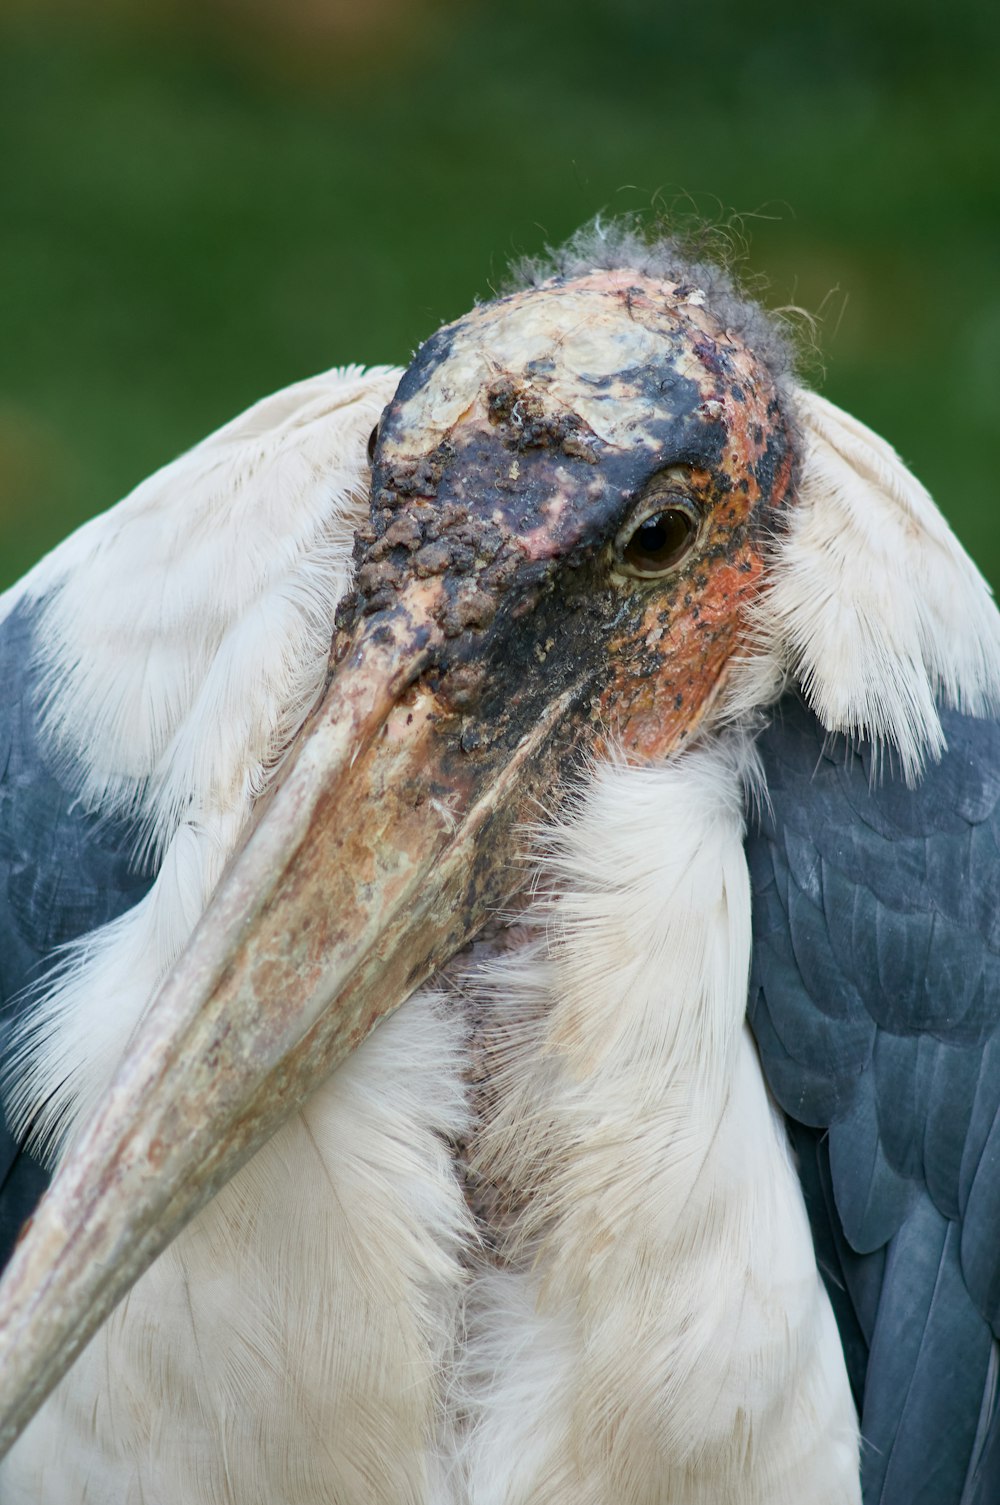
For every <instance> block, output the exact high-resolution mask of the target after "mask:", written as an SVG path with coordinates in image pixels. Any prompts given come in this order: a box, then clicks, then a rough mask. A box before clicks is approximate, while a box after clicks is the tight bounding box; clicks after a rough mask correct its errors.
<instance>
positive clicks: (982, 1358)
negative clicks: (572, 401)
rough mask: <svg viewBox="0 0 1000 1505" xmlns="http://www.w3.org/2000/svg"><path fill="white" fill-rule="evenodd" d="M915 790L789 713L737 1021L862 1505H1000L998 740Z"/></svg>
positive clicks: (761, 835) (962, 734) (771, 762)
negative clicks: (807, 1240) (854, 1436)
mask: <svg viewBox="0 0 1000 1505" xmlns="http://www.w3.org/2000/svg"><path fill="white" fill-rule="evenodd" d="M942 720H943V724H944V729H945V734H946V736H947V739H948V749H949V750H948V752H947V753H946V754H945V756H944V757H943V758H942V760H941V762H940V763H939V764H936V765H934V766H933V767H932V768H930V769H929V770H928V771H927V774H926V776H925V778H924V780H923V782H922V783H921V785H920V787H919V788H918V789H916V790H911V789H907V788H906V786H905V784H904V783H903V781H902V780H901V779H899V778H896V777H894V776H893V773H892V770H891V769H886V768H880V766H879V764H878V761H877V755H876V753H875V752H874V751H873V750H872V749H871V748H870V747H868V746H866V745H860V746H856V745H854V744H852V743H850V742H849V741H848V740H847V739H846V738H843V737H831V736H829V735H827V734H826V733H825V732H824V730H823V728H822V727H821V726H820V725H819V723H818V722H817V721H816V719H815V717H813V715H812V714H811V712H809V711H808V710H807V709H806V707H805V706H804V705H803V704H802V702H801V701H800V700H799V699H798V698H797V697H794V696H789V697H787V698H786V699H785V700H784V701H782V702H781V704H780V705H779V707H778V708H777V710H776V713H775V715H774V717H773V719H772V722H771V724H770V725H769V727H768V728H767V729H766V730H765V731H764V733H763V734H762V736H761V739H760V752H761V757H762V760H763V764H764V769H765V774H766V776H767V782H768V790H769V795H770V808H769V809H767V810H765V811H764V812H763V814H762V816H761V818H760V821H759V824H758V825H757V826H756V827H755V828H752V829H751V830H750V832H749V834H748V838H747V855H748V859H749V864H750V872H751V879H752V883H753V895H754V898H753V904H754V961H753V971H752V977H751V987H750V1001H749V1018H750V1022H751V1025H752V1027H753V1030H754V1033H755V1035H756V1038H757V1043H758V1048H759V1050H760V1055H761V1060H762V1063H763V1067H764V1071H765V1074H766V1076H767V1079H768V1081H769V1083H770V1086H771V1089H772V1091H773V1092H774V1094H775V1097H776V1098H777V1100H778V1102H779V1103H780V1104H781V1106H782V1108H783V1109H784V1110H785V1113H786V1115H787V1116H788V1120H789V1126H790V1131H791V1133H792V1139H793V1143H794V1145H795V1149H796V1153H797V1156H798V1160H799V1166H800V1173H801V1176H802V1182H803V1188H804V1191H805V1195H806V1202H807V1206H808V1209H809V1214H810V1219H811V1222H812V1226H813V1231H814V1237H815V1240H816V1248H817V1258H818V1261H819V1265H820V1268H821V1270H822V1271H823V1274H824V1277H825V1279H826V1282H827V1286H828V1289H829V1291H830V1295H831V1300H832V1303H833V1306H834V1311H835V1313H836V1315H837V1320H838V1323H839V1325H840V1330H841V1335H842V1338H843V1342H844V1351H845V1355H846V1357H847V1362H848V1369H849V1372H850V1375H851V1382H852V1385H853V1386H854V1390H855V1396H856V1398H857V1399H858V1402H859V1409H860V1413H861V1426H862V1435H863V1438H864V1449H863V1488H864V1498H865V1502H866V1505H875V1502H878V1505H921V1502H925V1505H988V1502H992V1505H996V1502H997V1501H1000V1416H998V1405H997V1372H998V1359H997V1354H998V1347H997V1342H996V1337H997V1333H998V1331H1000V726H998V725H997V724H996V723H994V722H990V721H983V720H974V719H972V718H969V717H964V716H961V715H959V714H958V713H955V712H945V713H944V714H943V717H942Z"/></svg>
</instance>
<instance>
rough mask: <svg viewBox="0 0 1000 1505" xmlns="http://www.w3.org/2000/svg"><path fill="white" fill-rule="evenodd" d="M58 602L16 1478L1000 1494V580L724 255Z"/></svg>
mask: <svg viewBox="0 0 1000 1505" xmlns="http://www.w3.org/2000/svg"><path fill="white" fill-rule="evenodd" d="M383 410H384V411H383ZM373 425H376V427H375V429H374V430H373ZM369 434H371V435H372V438H371V441H370V444H369V452H368V453H367V454H366V442H367V441H368V439H369ZM369 494H370V510H369ZM352 545H353V563H352ZM0 612H2V618H3V620H2V626H0V653H2V661H3V666H4V709H3V712H2V716H3V720H2V721H0V735H2V742H0V749H2V757H0V775H2V784H0V864H2V871H3V885H4V886H3V890H2V909H0V924H2V927H3V929H2V938H3V939H2V954H0V979H2V990H3V993H4V994H5V996H6V998H7V1000H8V1004H7V1013H6V1015H5V1019H6V1025H5V1037H4V1038H5V1040H6V1051H7V1057H8V1062H9V1064H8V1067H7V1075H6V1089H5V1091H6V1097H5V1112H6V1123H7V1126H8V1127H7V1129H6V1136H7V1137H6V1141H5V1144H6V1152H5V1154H6V1158H5V1160H4V1162H3V1175H4V1177H5V1179H4V1181H3V1187H2V1197H3V1202H2V1210H3V1216H4V1220H5V1221H4V1228H5V1231H6V1232H7V1233H8V1234H9V1236H10V1238H9V1242H12V1241H13V1238H14V1235H15V1233H16V1230H17V1227H18V1226H19V1225H20V1224H21V1222H22V1221H24V1220H25V1219H26V1218H27V1217H28V1215H29V1213H30V1211H31V1209H32V1207H33V1205H34V1203H35V1201H36V1199H37V1197H38V1195H39V1194H40V1192H41V1188H42V1183H43V1180H44V1174H45V1173H44V1172H43V1170H42V1167H43V1166H49V1165H51V1164H53V1163H56V1162H58V1170H57V1173H56V1175H55V1177H54V1179H53V1181H52V1185H51V1188H50V1189H49V1190H48V1191H47V1192H46V1194H45V1196H44V1198H43V1199H42V1201H41V1202H40V1203H39V1204H38V1206H37V1209H36V1210H35V1211H34V1215H33V1217H31V1218H30V1221H29V1222H28V1224H27V1226H26V1227H25V1229H24V1231H23V1232H22V1233H21V1236H20V1240H19V1243H18V1247H17V1249H16V1251H15V1253H14V1255H13V1257H12V1259H11V1261H10V1264H9V1267H8V1270H7V1274H6V1277H5V1281H4V1286H3V1295H2V1298H0V1319H2V1337H0V1376H2V1392H3V1411H2V1429H3V1430H2V1436H3V1440H4V1442H5V1443H6V1444H8V1445H9V1444H12V1443H13V1446H12V1447H11V1448H10V1451H9V1453H8V1454H7V1458H6V1461H5V1462H4V1464H3V1466H2V1469H0V1497H2V1500H3V1505H84V1502H87V1505H126V1502H129V1505H132V1502H135V1505H326V1502H336V1505H369V1502H376V1505H379V1502H386V1505H397V1502H408V1505H409V1502H412V1505H418V1502H419V1505H444V1502H455V1505H457V1502H475V1505H528V1502H531V1505H765V1502H766V1505H784V1502H788V1505H791V1502H794V1505H847V1502H851V1501H858V1500H860V1499H861V1498H862V1492H863V1498H864V1500H865V1501H866V1502H867V1505H875V1502H876V1501H878V1502H882V1505H904V1502H905V1505H959V1502H961V1505H991V1502H992V1505H996V1502H997V1501H998V1500H1000V1425H998V1400H997V1393H998V1392H997V1378H998V1345H997V1341H996V1337H995V1334H996V1332H997V1331H998V1326H997V1324H998V1319H1000V1112H998V1110H1000V1031H998V1021H1000V987H998V969H1000V960H998V954H1000V905H998V887H997V879H996V874H997V870H998V832H1000V826H998V818H997V801H998V796H1000V782H998V780H1000V758H998V752H1000V731H998V728H997V725H996V723H995V722H994V720H993V719H991V718H992V717H993V716H994V714H995V712H996V708H997V705H998V700H1000V623H998V614H997V612H996V609H995V607H994V605H993V603H992V600H991V597H990V595H989V592H988V590H987V588H986V586H985V585H984V583H983V581H982V579H981V578H980V576H979V575H978V574H977V572H976V570H975V569H974V567H973V566H972V565H971V563H970V562H969V560H968V559H967V557H966V555H965V554H964V553H963V551H962V549H961V548H960V546H959V545H958V544H957V542H956V541H955V539H954V538H953V537H952V535H951V533H950V532H949V530H948V528H947V526H946V525H945V523H944V521H943V520H942V518H941V517H940V515H939V514H938V512H937V511H936V510H935V508H934V506H933V504H932V502H931V500H930V498H929V497H928V496H927V494H926V492H925V491H924V490H923V489H922V487H921V486H920V485H919V483H918V482H917V481H916V480H915V479H914V478H913V477H912V476H911V475H910V474H909V473H908V472H907V470H906V469H905V468H904V466H903V465H902V464H901V462H900V461H899V459H898V458H897V456H896V455H895V453H894V452H893V451H892V450H891V449H890V448H889V446H888V445H887V444H886V443H885V442H884V441H883V440H881V439H879V438H878V437H877V436H876V435H874V434H873V433H871V432H870V431H869V430H867V429H866V428H864V427H863V426H862V425H861V424H860V423H858V422H856V421H855V420H854V419H853V418H851V417H849V416H848V415H847V414H845V413H843V412H840V411H838V410H837V409H836V408H835V407H833V406H832V405H831V404H830V403H829V402H826V401H824V400H823V399H822V398H821V397H818V396H816V395H814V394H812V393H810V392H808V391H806V390H804V389H803V388H802V387H801V386H800V385H799V384H798V383H797V382H796V380H795V377H794V374H793V370H792V364H791V358H790V355H789V347H788V344H787V342H786V339H785V337H784V335H783V333H782V331H781V329H780V328H779V327H778V324H777V322H776V321H775V320H774V319H773V318H771V317H769V316H768V315H766V314H765V313H764V312H762V311H761V310H760V309H759V308H758V307H757V306H755V305H754V303H753V302H751V301H749V300H748V299H746V298H744V297H743V296H741V295H740V293H739V292H738V291H737V290H736V289H735V288H734V286H733V284H732V282H731V281H730V280H729V278H728V277H727V275H726V274H725V273H724V272H722V271H720V270H718V269H716V268H713V267H710V266H707V265H701V264H697V263H694V262H690V261H686V260H685V259H684V257H683V256H682V254H681V253H680V252H679V251H678V250H677V248H676V246H675V245H673V244H672V243H670V242H669V241H660V242H656V243H653V244H646V243H644V242H643V241H642V240H641V239H640V237H639V236H638V235H637V234H636V232H635V231H634V230H633V229H631V228H628V227H626V228H624V229H617V230H610V231H609V230H607V229H602V228H600V227H598V228H597V229H591V230H590V231H589V232H586V233H584V234H582V235H581V236H579V237H577V238H576V239H575V241H573V242H572V243H571V244H570V245H569V247H568V248H566V249H564V250H563V251H562V252H559V253H556V254H555V256H554V258H553V260H552V261H551V262H550V263H548V264H547V265H545V266H536V267H534V269H531V270H529V271H528V273H527V274H526V276H525V278H524V279H523V280H522V282H521V284H520V285H519V286H517V287H516V288H515V290H514V291H512V292H510V293H508V294H506V295H505V296H502V297H499V298H497V299H496V300H495V301H493V302H490V303H486V304H484V305H482V306H479V307H477V308H476V309H474V310H473V311H472V312H471V313H470V314H468V315H467V316H465V317H464V318H461V319H459V320H458V321H457V322H456V323H453V324H451V325H449V326H447V327H445V328H443V329H441V330H439V331H438V332H437V333H436V334H434V335H433V336H432V337H431V338H430V339H429V340H428V341H427V343H426V344H425V345H424V346H423V347H422V348H421V349H420V350H419V351H418V353H417V355H416V357H415V358H414V360H413V362H412V364H411V365H410V366H409V368H408V369H407V370H406V371H405V372H402V373H400V372H399V371H395V370H389V369H384V368H379V369H374V370H368V371H364V370H361V369H357V368H350V369H347V370H338V371H334V372H330V373H328V374H326V375H325V376H320V377H317V378H316V379H314V380H311V381H305V382H302V383H300V384H299V385H297V386H294V387H291V388H289V389H288V390H287V391H284V392H280V393H278V394H277V395H276V396H274V397H271V398H268V399H266V400H265V401H263V402H260V403H258V404H257V405H256V406H255V407H253V408H251V409H250V411H249V412H248V413H246V414H244V415H243V416H242V417H241V418H238V419H236V420H235V421H234V422H233V423H231V424H229V425H228V426H227V427H226V428H223V429H222V430H221V431H220V432H219V433H217V434H215V435H213V436H212V437H211V438H209V439H207V440H206V441H205V442H204V443H202V444H200V445H199V446H198V447H197V448H196V449H194V450H193V451H191V453H189V454H187V455H185V456H183V457H182V458H181V459H179V460H177V461H176V462H175V463H173V464H172V465H168V466H167V467H166V468H165V469H164V470H162V471H160V472H158V473H157V474H156V475H154V476H152V477H151V478H150V479H149V480H148V481H146V482H144V483H143V484H142V485H141V486H139V487H138V489H137V490H136V491H135V492H134V493H133V494H132V495H131V496H130V497H128V498H127V499H126V500H125V501H124V502H122V503H121V504H120V505H119V506H118V507H115V508H113V509H112V510H111V511H110V512H108V513H107V514H106V515H104V516H103V517H100V518H97V519H96V520H94V521H93V522H91V523H89V524H87V525H86V526H85V527H83V528H82V529H81V530H80V531H79V532H78V533H76V534H75V535H74V536H73V537H72V538H70V539H69V540H68V541H67V542H66V543H64V544H63V545H62V546H61V547H60V548H58V549H56V550H55V552H54V553H53V554H51V555H50V556H48V557H47V558H46V559H44V560H43V561H42V562H41V564H39V565H38V566H37V568H36V569H35V570H33V571H32V572H31V573H30V574H29V575H28V576H27V577H26V578H25V579H24V580H23V581H22V582H21V583H20V584H19V585H18V586H16V587H14V589H13V590H12V591H10V592H9V593H8V594H7V596H6V597H4V598H3V599H2V604H0ZM331 637H332V642H333V647H332V650H331V647H330V644H331ZM748 980H749V1005H748V1002H747V999H748ZM394 1011H395V1012H394ZM381 1016H391V1017H386V1018H385V1020H384V1022H383V1023H382V1024H381V1025H380V1027H379V1028H378V1029H377V1030H375V1031H374V1032H373V1033H371V1034H370V1036H369V1031H370V1030H371V1028H372V1026H373V1024H375V1023H376V1021H378V1019H379V1018H380V1017H381ZM751 1031H752V1034H751ZM366 1037H367V1038H366ZM786 1125H787V1127H786ZM789 1135H790V1139H791V1146H790V1144H789ZM800 1178H801V1184H800ZM810 1223H811V1228H810ZM824 1282H825V1283H824ZM74 1360H75V1362H73V1361H74ZM70 1366H72V1367H70ZM46 1395H48V1398H47V1399H45V1396H46ZM856 1408H857V1409H856ZM33 1412H35V1413H36V1414H34V1417H33V1419H30V1418H31V1417H32V1413H33ZM859 1417H860V1421H859V1419H858V1418H859ZM19 1433H20V1435H19V1436H18V1434H19ZM15 1437H17V1439H18V1440H17V1441H16V1442H15V1441H14V1439H15Z"/></svg>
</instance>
